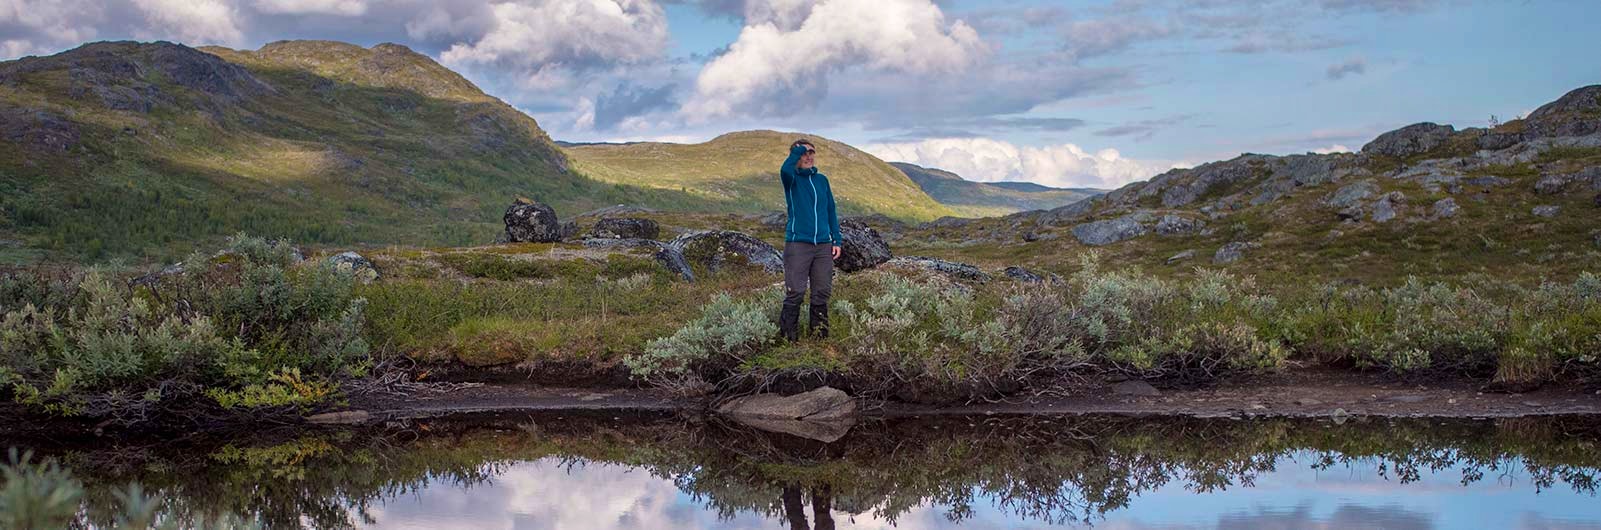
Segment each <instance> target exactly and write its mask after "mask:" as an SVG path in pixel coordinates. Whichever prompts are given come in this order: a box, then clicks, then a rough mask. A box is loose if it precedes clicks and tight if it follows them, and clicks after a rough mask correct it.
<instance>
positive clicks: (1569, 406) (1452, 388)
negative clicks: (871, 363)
mask: <svg viewBox="0 0 1601 530" xmlns="http://www.w3.org/2000/svg"><path fill="white" fill-rule="evenodd" d="M703 407H704V400H703V399H693V398H678V397H674V396H671V395H669V394H666V393H662V392H658V391H652V390H639V389H621V390H616V389H613V390H597V389H574V388H554V387H532V386H518V385H503V384H497V385H485V386H480V387H474V388H467V389H462V390H458V391H454V392H449V393H443V394H437V395H431V396H427V397H422V398H401V397H393V396H391V397H383V398H372V399H355V400H352V407H351V408H352V409H359V410H363V411H365V412H367V413H368V418H370V419H382V418H396V417H427V416H441V415H449V414H456V413H463V412H476V411H513V410H584V411H596V410H690V411H693V410H700V409H702V408H703ZM867 408H868V410H869V411H870V413H872V414H875V415H882V416H919V415H967V414H1122V415H1150V416H1182V417H1197V418H1209V417H1249V416H1288V417H1315V416H1341V415H1351V416H1387V417H1441V418H1504V417H1520V416H1539V415H1555V414H1601V390H1596V389H1590V388H1584V387H1561V388H1558V387H1550V388H1543V389H1538V390H1534V391H1530V392H1525V393H1518V394H1507V393H1491V392H1481V391H1479V389H1478V386H1477V385H1475V384H1473V383H1472V382H1470V381H1465V380H1460V381H1459V380H1451V381H1434V382H1428V383H1423V382H1402V381H1396V380H1394V379H1392V378H1388V377H1386V376H1383V375H1377V374H1359V373H1351V372H1349V371H1340V370H1322V369H1311V370H1296V371H1288V372H1284V373H1279V374H1274V375H1270V376H1263V377H1257V378H1253V379H1249V380H1240V381H1233V382H1230V383H1228V384H1225V385H1220V386H1218V387H1215V388H1209V389H1190V390H1171V389H1169V390H1158V389H1155V388H1152V387H1150V386H1148V385H1144V384H1142V383H1140V382H1137V381H1132V382H1131V381H1124V382H1110V381H1107V382H1092V383H1086V384H1083V385H1079V386H1076V387H1074V388H1072V389H1070V390H1063V391H1061V392H1058V393H1054V394H1040V395H1031V396H1013V397H1010V398H1007V399H1003V400H998V401H994V402H980V403H971V404H961V405H950V406H930V405H912V404H904V403H896V402H888V403H875V404H870V406H869V407H867Z"/></svg>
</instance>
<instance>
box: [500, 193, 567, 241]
mask: <svg viewBox="0 0 1601 530" xmlns="http://www.w3.org/2000/svg"><path fill="white" fill-rule="evenodd" d="M502 220H503V221H504V222H505V223H506V242H508V243H554V242H557V241H561V239H562V227H561V221H560V220H559V219H557V218H556V210H554V209H552V208H551V207H549V206H546V205H544V204H540V203H538V202H535V201H534V200H532V199H527V198H520V197H519V198H518V199H517V202H514V203H512V205H511V206H510V207H507V208H506V215H505V216H504V217H502Z"/></svg>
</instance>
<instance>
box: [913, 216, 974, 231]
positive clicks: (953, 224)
mask: <svg viewBox="0 0 1601 530" xmlns="http://www.w3.org/2000/svg"><path fill="white" fill-rule="evenodd" d="M972 222H973V220H972V219H968V218H965V217H951V216H949V215H947V216H944V217H941V218H939V219H935V220H933V221H929V222H926V223H922V224H919V225H917V227H918V228H963V227H966V226H967V225H969V224H972Z"/></svg>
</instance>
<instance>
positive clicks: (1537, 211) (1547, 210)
mask: <svg viewBox="0 0 1601 530" xmlns="http://www.w3.org/2000/svg"><path fill="white" fill-rule="evenodd" d="M1561 211H1562V207H1560V206H1555V205H1550V204H1546V205H1541V206H1535V207H1534V209H1533V210H1531V211H1530V212H1529V213H1532V214H1534V216H1535V217H1544V218H1547V219H1550V218H1552V217H1556V216H1557V213H1559V212H1561Z"/></svg>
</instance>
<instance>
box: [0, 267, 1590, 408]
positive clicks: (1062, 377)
mask: <svg viewBox="0 0 1601 530" xmlns="http://www.w3.org/2000/svg"><path fill="white" fill-rule="evenodd" d="M585 250H586V249H583V248H582V247H581V246H578V245H569V244H534V245H526V244H525V245H506V246H496V247H484V248H481V249H478V250H476V251H469V250H463V249H435V250H422V249H390V250H388V251H377V252H373V253H371V255H372V256H373V258H372V259H373V261H374V262H375V263H376V264H377V266H378V267H379V268H380V269H382V270H384V271H386V274H385V276H384V277H383V278H382V279H380V280H378V281H375V282H371V283H364V282H363V281H362V280H361V279H360V278H359V277H358V275H357V274H354V273H352V272H351V271H350V270H349V269H348V268H340V267H338V266H335V265H333V264H331V262H330V261H328V260H324V259H318V258H316V257H314V258H312V259H302V258H301V257H300V256H299V254H298V251H296V250H295V249H293V248H292V247H290V246H289V245H288V244H287V243H285V242H282V241H267V240H264V239H259V238H252V237H245V236H239V237H236V238H235V239H234V240H233V241H232V243H231V244H230V245H229V246H228V247H227V248H225V249H224V250H223V251H222V252H219V253H216V254H205V253H196V254H194V255H192V256H190V257H189V258H188V259H187V260H185V261H184V262H183V264H182V266H181V267H175V268H169V269H168V270H165V271H163V272H161V273H157V274H153V275H147V276H143V277H139V278H138V279H134V278H133V277H131V276H130V275H129V274H126V273H117V272H113V271H110V270H106V269H96V268H88V269H79V268H53V269H45V268H35V269H25V270H20V271H14V272H11V273H6V274H5V275H4V276H3V277H0V379H3V380H4V381H5V384H4V386H3V387H0V393H3V395H4V396H5V397H6V398H7V399H8V400H9V401H12V402H15V403H16V404H18V406H20V407H22V408H23V409H25V410H29V411H34V412H43V413H48V414H53V415H59V416H67V417H76V418H84V419H90V420H94V421H108V422H112V423H115V424H118V425H136V424H140V423H144V422H147V421H151V420H160V419H171V418H174V417H181V418H185V419H186V420H187V421H196V420H225V419H228V418H230V417H240V416H243V415H246V414H248V415H249V416H250V417H253V418H257V419H260V418H263V417H268V418H270V417H274V415H275V414H276V415H283V416H291V415H295V414H301V413H305V412H308V411H311V410H313V409H317V408H323V407H326V406H329V405H333V404H337V403H339V402H340V400H342V399H345V398H346V397H348V396H349V395H350V392H351V391H352V390H353V389H359V388H360V387H361V386H362V385H363V383H364V382H370V381H371V380H372V377H371V374H372V372H374V371H375V367H376V368H377V371H383V372H386V373H392V372H397V371H405V372H407V373H408V374H409V375H408V376H407V377H413V378H415V377H423V378H426V377H430V374H439V375H440V376H445V375H452V376H454V377H458V378H459V377H473V376H475V375H476V376H483V375H484V374H487V373H496V374H500V375H499V376H500V377H515V378H523V379H532V380H535V381H539V380H548V381H557V380H559V381H565V382H568V383H571V382H574V381H581V380H589V381H591V382H595V383H600V384H612V385H631V384H638V383H646V384H653V385H659V386H664V387H668V388H673V389H679V390H685V391H705V390H708V389H718V390H725V391H744V390H750V389H751V388H753V387H760V386H763V385H767V384H771V383H774V382H781V381H785V380H794V379H796V378H805V377H818V378H822V379H825V380H830V381H837V382H839V383H840V384H841V385H843V386H845V387H846V388H848V389H850V390H851V391H852V392H853V393H855V394H858V395H863V396H869V397H875V398H884V399H900V400H910V401H920V402H935V403H949V402H961V401H967V400H974V399H984V398H992V397H996V396H1000V395H1004V394H1008V393H1015V392H1020V391H1029V390H1042V389H1051V388H1060V387H1062V386H1064V385H1066V386H1071V384H1072V383H1074V382H1075V381H1079V380H1082V379H1084V378H1086V377H1091V376H1101V375H1105V374H1122V375H1126V376H1129V377H1135V378H1140V379H1145V380H1149V381H1152V382H1154V383H1157V384H1159V385H1168V386H1188V385H1208V384H1213V383H1216V382H1218V381H1222V380H1225V379H1227V378H1229V377H1232V376H1236V375H1240V374H1260V373H1267V372H1271V371H1274V370H1280V369H1282V368H1283V367H1284V366H1285V364H1286V362H1287V361H1289V360H1299V361H1301V362H1303V363H1321V364H1326V365H1332V366H1344V367H1349V368H1351V369H1355V370H1370V371H1384V372H1388V373H1393V374H1396V375H1397V376H1414V375H1420V374H1423V375H1446V376H1449V377H1459V378H1469V379H1472V380H1477V381H1480V382H1485V383H1489V382H1499V383H1508V384H1544V383H1557V384H1584V383H1585V382H1586V381H1593V380H1594V378H1595V376H1596V375H1597V373H1598V367H1601V360H1598V358H1597V356H1598V352H1601V276H1597V275H1596V274H1593V273H1588V272H1586V273H1581V274H1579V275H1578V276H1577V277H1576V278H1573V279H1571V280H1568V281H1560V282H1559V281H1548V282H1542V283H1539V284H1537V285H1533V286H1523V285H1519V284H1515V283H1511V282H1506V283H1497V282H1485V281H1476V282H1474V283H1472V284H1468V283H1451V282H1447V281H1424V280H1419V279H1415V278H1414V279H1410V280H1406V281H1404V282H1402V283H1399V284H1396V285H1393V286H1389V287H1379V286H1373V287H1369V286H1362V285H1344V284H1337V283H1331V284H1326V285H1299V284H1276V285H1264V284H1260V283H1258V282H1257V281H1256V280H1254V279H1253V278H1252V277H1250V276H1240V275H1235V274H1232V273H1229V272H1225V271H1220V270H1209V269H1204V268H1203V269H1198V270H1196V271H1195V272H1194V273H1193V274H1192V275H1190V276H1187V277H1170V278H1163V277H1157V276H1153V275H1150V274H1146V273H1143V272H1140V271H1139V270H1136V269H1130V268H1109V267H1107V266H1106V264H1105V263H1103V262H1102V261H1101V260H1100V259H1099V258H1098V257H1097V255H1096V254H1093V253H1091V254H1086V255H1084V256H1083V257H1082V259H1081V261H1080V262H1079V263H1078V264H1077V266H1076V267H1075V268H1074V269H1073V270H1062V271H1061V272H1063V273H1064V276H1063V278H1062V279H1060V280H1053V281H1046V282H1044V283H1034V284H1031V283H1021V282H1015V281H1007V280H992V281H989V282H987V283H978V282H971V281H956V280H950V279H947V278H946V277H945V276H941V275H938V274H935V273H931V272H926V271H920V270H909V269H904V268H897V267H880V268H879V269H875V270H868V271H863V272H859V273H851V274H842V275H840V276H839V278H838V279H837V287H836V292H837V293H839V294H838V296H837V297H836V300H837V302H836V303H835V305H834V314H833V322H832V328H833V330H834V332H833V334H832V336H831V337H829V338H828V339H806V340H803V341H802V342H801V343H798V344H781V343H780V342H779V341H777V340H776V339H775V337H776V335H777V333H776V327H775V324H774V322H775V321H776V319H777V309H778V307H779V303H778V301H779V298H780V296H781V293H780V290H779V289H778V288H777V286H776V285H775V284H776V283H777V281H778V277H777V275H776V274H772V273H767V272H763V271H761V270H760V269H759V268H754V267H748V268H729V269H726V270H723V271H720V272H717V273H712V274H708V275H706V276H705V277H704V278H701V279H700V280H699V281H697V282H684V281H679V280H676V279H675V278H674V277H673V276H672V275H670V274H668V273H667V272H666V271H665V270H664V269H662V268H661V267H660V266H658V265H656V264H655V263H653V262H652V261H650V258H649V256H648V255H645V254H633V253H630V252H621V253H604V254H593V253H592V254H585V253H584V252H585ZM179 269H181V270H179ZM403 368H409V370H402V369H403ZM508 374H510V375H508ZM180 409H181V414H178V413H179V412H180Z"/></svg>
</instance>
